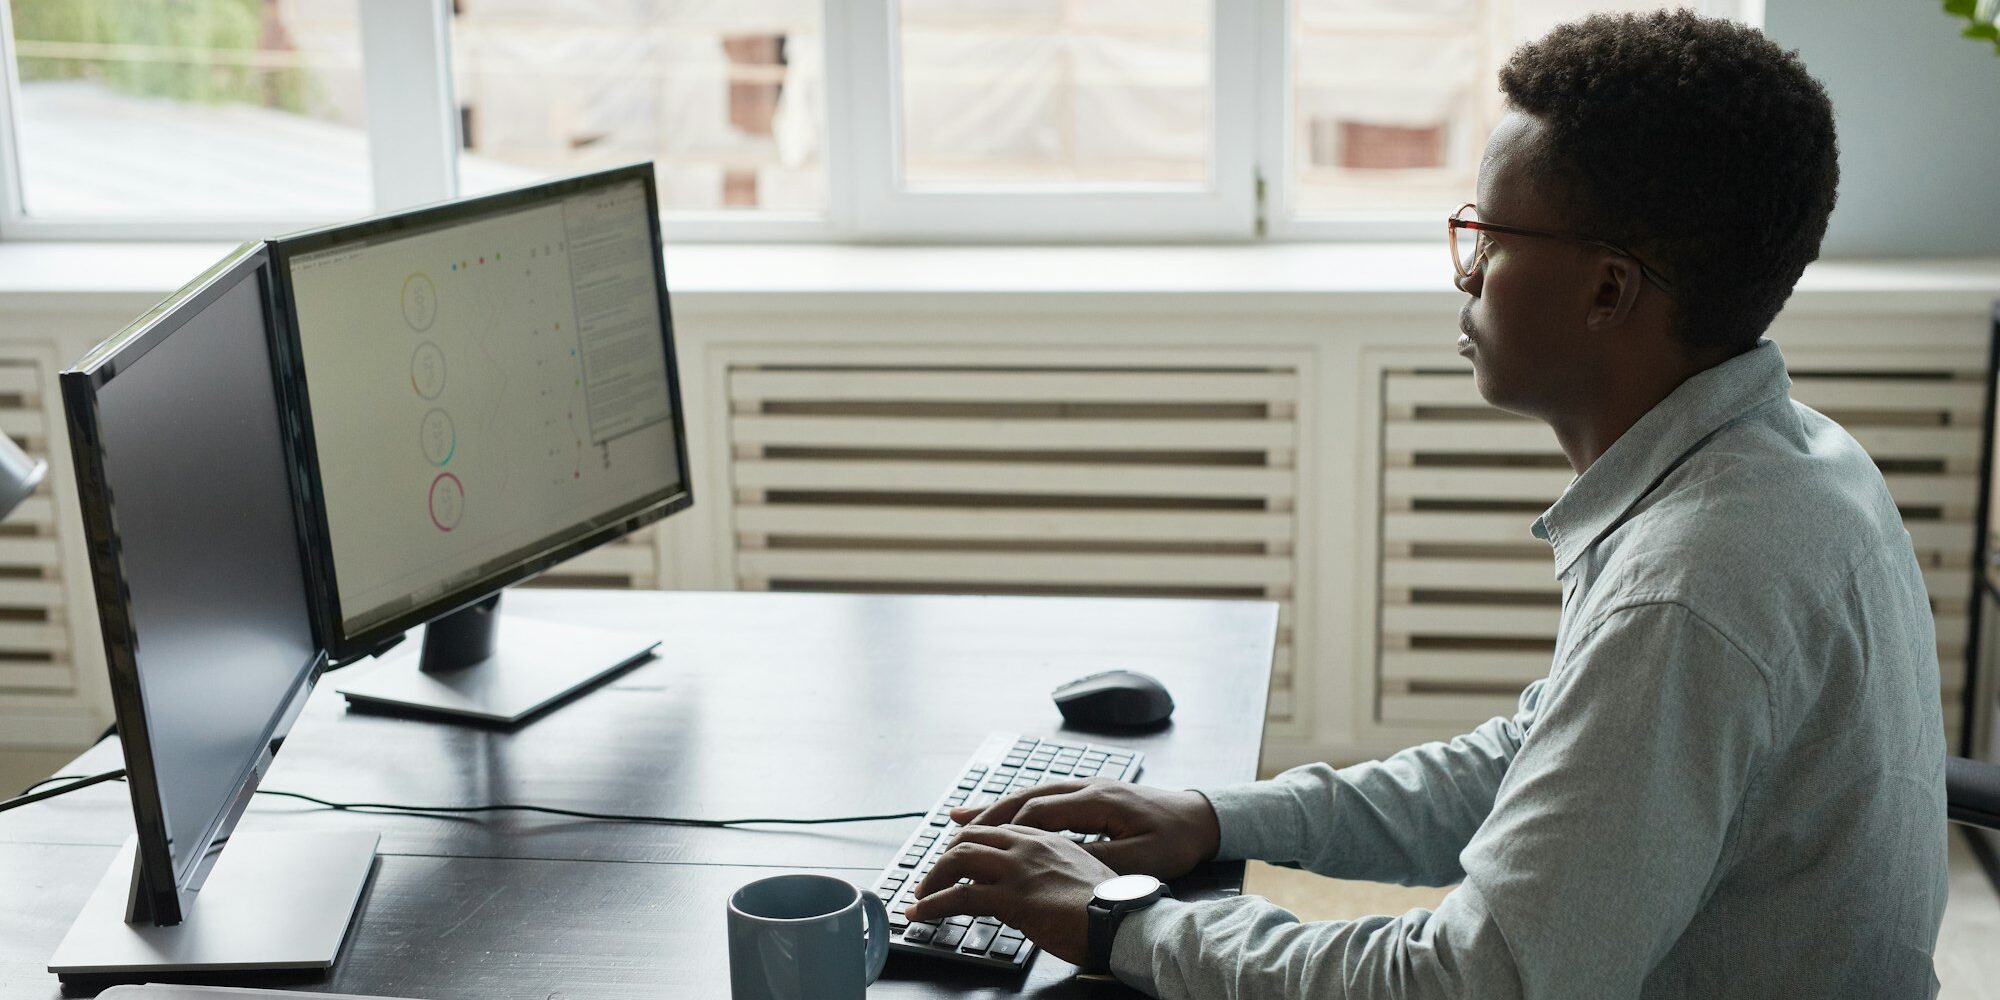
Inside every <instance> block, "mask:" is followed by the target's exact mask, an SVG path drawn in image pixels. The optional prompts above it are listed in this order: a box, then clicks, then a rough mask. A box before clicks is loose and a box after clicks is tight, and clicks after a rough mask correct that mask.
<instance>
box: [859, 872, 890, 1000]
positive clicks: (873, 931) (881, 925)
mask: <svg viewBox="0 0 2000 1000" xmlns="http://www.w3.org/2000/svg"><path fill="white" fill-rule="evenodd" d="M861 909H862V911H863V913H865V914H866V915H867V919H868V952H867V955H866V956H865V958H864V961H866V962H867V964H868V984H869V985H871V986H872V985H874V983H875V980H876V979H877V978H878V977H880V976H881V975H882V966H884V965H887V964H888V962H889V908H888V907H886V906H883V905H882V900H881V899H880V898H878V897H877V896H876V895H875V894H874V893H872V892H869V891H867V890H865V889H864V890H862V892H861Z"/></svg>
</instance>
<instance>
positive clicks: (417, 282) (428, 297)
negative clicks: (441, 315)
mask: <svg viewBox="0 0 2000 1000" xmlns="http://www.w3.org/2000/svg"><path fill="white" fill-rule="evenodd" d="M403 322H405V323H408V324H410V329H412V330H415V331H417V332H419V333H421V332H423V331H425V330H428V329H430V328H431V324H432V323H435V322H437V286H436V285H434V284H432V283H431V276H430V275H428V274H425V273H424V272H422V271H417V272H414V273H412V274H411V275H410V276H409V277H407V278H404V279H403Z"/></svg>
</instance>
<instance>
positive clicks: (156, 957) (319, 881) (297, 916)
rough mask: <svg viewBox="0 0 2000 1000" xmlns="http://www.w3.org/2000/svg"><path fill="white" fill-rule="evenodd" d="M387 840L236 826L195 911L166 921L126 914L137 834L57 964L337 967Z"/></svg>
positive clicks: (83, 971) (167, 968)
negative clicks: (137, 920)
mask: <svg viewBox="0 0 2000 1000" xmlns="http://www.w3.org/2000/svg"><path fill="white" fill-rule="evenodd" d="M379 840H381V836H380V835H379V834H376V833H374V832H372V831H362V832H355V831H333V832H314V833H242V832H238V833H235V834H233V835H232V836H231V837H230V838H229V846H228V848H227V849H226V850H224V851H223V852H222V855H221V856H220V857H218V858H217V859H216V861H215V868H214V870H213V871H210V872H209V873H208V881H207V882H206V883H205V884H204V885H203V886H202V889H201V892H200V893H199V894H198V895H196V897H195V903H194V905H193V906H191V907H189V908H188V911H187V919H185V920H183V921H181V922H180V923H179V924H176V925H174V926H172V927H158V926H155V925H153V924H128V923H126V922H125V904H126V900H127V898H128V896H129V895H130V893H131V890H132V865H133V862H134V860H135V858H136V855H137V853H138V843H139V841H138V838H136V837H128V838H126V840H125V846H124V847H123V848H122V849H120V850H119V852H118V857H117V858H116V859H115V860H113V861H112V862H111V867H110V868H109V869H108V870H106V871H105V873H104V878H103V880H102V881H100V882H98V883H97V889H96V891H94V892H92V893H91V894H90V901H89V902H87V903H85V904H84V906H83V912H82V913H80V914H78V915H77V918H76V923H74V924H71V925H70V928H69V933H68V934H67V935H65V936H64V937H63V940H62V944H61V945H59V946H57V947H56V953H55V954H54V955H52V956H50V957H49V971H50V972H53V973H55V974H56V975H57V976H59V977H61V978H63V979H65V980H68V979H72V978H99V977H117V976H128V975H161V974H167V973H173V974H177V975H185V974H189V973H195V974H203V973H223V972H248V971H277V970H287V971H289V970H325V969H330V968H332V967H333V961H334V958H335V957H336V956H338V955H339V954H340V945H341V942H342V941H344V940H346V938H347V928H348V925H349V924H351V923H352V922H353V920H354V915H355V913H356V912H357V911H358V910H359V909H360V908H361V894H362V891H363V890H364V889H366V888H367V886H368V878H369V875H370V874H371V873H372V872H373V871H374V868H375V845H376V843H377V842H378V841H379Z"/></svg>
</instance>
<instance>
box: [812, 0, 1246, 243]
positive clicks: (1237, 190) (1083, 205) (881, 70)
mask: <svg viewBox="0 0 2000 1000" xmlns="http://www.w3.org/2000/svg"><path fill="white" fill-rule="evenodd" d="M830 6H840V7H844V8H846V10H845V24H844V31H843V34H844V39H843V41H844V44H843V45H842V46H841V47H840V50H839V51H840V52H841V55H842V56H843V57H845V58H846V59H847V60H849V62H848V64H847V65H846V66H844V67H842V68H843V69H844V70H845V73H844V74H842V75H843V77H844V80H843V82H842V83H841V84H837V85H836V86H837V87H838V88H839V89H838V91H836V90H835V88H831V87H830V88H829V91H828V92H829V94H833V93H836V92H838V93H840V94H841V96H842V100H841V102H840V103H843V104H844V105H845V106H846V109H847V110H848V112H849V114H850V115H851V117H850V118H849V120H848V122H847V124H848V127H849V133H848V134H849V139H850V142H849V144H848V149H849V160H848V163H847V167H848V170H849V184H850V185H851V187H850V188H849V190H848V194H849V196H850V199H851V200H850V202H849V204H850V205H851V206H852V207H851V209H850V215H849V217H848V219H847V220H846V221H847V222H848V223H849V224H850V226H851V230H852V232H853V234H854V235H855V236H857V237H859V238H861V239H872V240H935V239H950V240H953V241H956V242H1006V241H1021V240H1051V241H1058V242H1075V241H1113V242H1115V241H1119V240H1133V239H1154V240H1206V241H1237V240H1249V239H1253V238H1254V237H1255V236H1256V207H1257V206H1256V174H1257V163H1256V140H1255V137H1256V135H1257V124H1256V122H1255V121H1254V119H1255V118H1256V117H1257V113H1258V112H1259V111H1260V110H1261V109H1258V108H1257V107H1256V103H1257V102H1256V93H1257V68H1256V62H1257V54H1258V53H1257V36H1258V27H1257V13H1258V11H1257V5H1256V4H1253V3H1244V2H1242V0H1212V8H1211V9H1212V11H1213V14H1212V20H1211V22H1210V25H1211V43H1210V53H1211V56H1212V63H1211V67H1212V71H1213V72H1212V75H1211V78H1210V84H1209V87H1210V90H1209V93H1210V100H1211V101H1212V102H1213V104H1212V107H1213V109H1214V111H1213V114H1212V115H1211V119H1210V120H1211V132H1210V136H1209V153H1208V157H1209V177H1208V181H1207V183H1206V184H1205V185H1203V187H1202V189H1200V190H1194V191H1190V190H1145V189H1144V187H1143V186H1140V185H1132V186H1131V188H1130V189H1129V190H1119V187H1120V185H1116V184H1107V185H1102V186H1093V187H1090V188H1085V189H1080V190H1072V191H1063V190H1060V189H1059V188H1058V189H1041V190H1038V189H1037V187H1038V186H1036V185H1026V184H1024V185H1000V184H996V185H992V186H990V187H987V186H982V185H971V184H968V185H965V186H964V187H963V188H938V189H933V190H910V189H908V188H907V187H905V186H904V185H903V183H902V179H901V174H902V163H903V150H902V142H901V133H902V100H901V93H902V92H901V90H900V87H899V72H900V62H901V61H900V59H899V58H898V38H897V34H898V33H897V31H896V25H897V23H898V21H897V14H898V11H899V8H900V6H901V5H900V2H899V0H847V2H844V3H842V2H839V0H830ZM829 13H831V12H829ZM834 52H835V48H834V46H833V45H832V42H831V37H829V45H828V55H829V57H830V58H829V65H828V76H829V78H833V71H834V64H833V61H832V59H831V57H832V56H833V54H834Z"/></svg>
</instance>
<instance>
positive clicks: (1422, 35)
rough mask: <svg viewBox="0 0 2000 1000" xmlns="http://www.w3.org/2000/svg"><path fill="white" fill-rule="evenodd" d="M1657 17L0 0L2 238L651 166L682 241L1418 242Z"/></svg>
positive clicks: (1533, 12) (1496, 11)
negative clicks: (1546, 89)
mask: <svg viewBox="0 0 2000 1000" xmlns="http://www.w3.org/2000/svg"><path fill="white" fill-rule="evenodd" d="M1670 2H1673V0H620V2H617V3H606V2H603V0H5V2H4V4H0V19H4V20H6V21H7V22H8V24H7V25H6V27H7V28H8V30H7V31H6V32H5V33H4V34H0V47H4V56H5V58H6V59H9V60H11V61H12V69H13V74H12V76H11V77H10V78H6V79H5V92H4V93H0V182H4V183H0V237H6V238H23V237H26V238H45V237H78V236H81V237H114V238H134V237H139V238H147V237H153V238H246V237H251V236H259V235H268V234H270V233H272V232H278V231H283V230H285V229H289V228H295V227H298V226H303V225H308V224H313V223H319V222H325V221H331V220H335V219H341V218H351V217H355V216H359V215H363V214H367V213H369V212H370V211H376V210H384V209H391V208H396V207H400V206H403V205H407V204H412V203H415V202H420V201H427V200H434V199H437V198H443V197H449V196H451V195H453V194H456V193H477V192H481V191H489V190H494V189H497V188H501V187H507V186H512V185H516V184H522V183H528V182H532V181H534V180H537V179H540V178H543V177H548V176H552V175H557V174H562V173H569V172H574V171H580V170H588V169H592V168H596V167H603V166H609V165H612V164H617V163H625V162H630V161H632V160H638V159H650V160H653V161H654V162H655V163H656V164H657V171H658V179H659V186H660V194H661V203H662V207H663V210H664V211H665V212H666V214H667V224H666V225H667V228H666V232H667V236H668V238H669V239H670V240H677V241H691V240H701V239H860V240H871V239H880V240H896V239H934V240H951V241H978V240H1044V239H1064V240H1106V239H1108V240H1123V239H1148V240H1176V239H1179V240H1209V241H1213V240H1252V239H1257V238H1259V237H1270V238H1278V239H1396V240H1416V239H1435V237H1436V229H1437V222H1438V219H1439V218H1440V217H1441V216H1442V215H1443V214H1445V213H1447V212H1448V211H1449V210H1450V209H1451V208H1453V207H1456V206H1457V205H1458V204H1459V203H1460V202H1462V201H1463V200H1465V199H1466V198H1467V197H1469V192H1470V191H1471V190H1472V188H1473V186H1474V180H1475V176H1476V171H1477V167H1478V161H1479V156H1480V153H1481V150H1482V148H1483V146H1484V143H1485V139H1486V136H1487V135H1488V133H1489V132H1490V131H1491V129H1492V127H1493V125H1494V123H1495V122H1496V121H1497V119H1498V118H1499V116H1500V114H1501V112H1502V104H1501V98H1500V95H1499V91H1498V87H1497V83H1496V80H1495V77H1496V75H1497V73H1498V70H1499V67H1500V66H1501V64H1502V63H1503V62H1504V61H1505V59H1506V57H1507V55H1508V54H1509V52H1511V50H1512V49H1513V48H1514V47H1515V46H1516V45H1517V44H1519V43H1520V42H1521V41H1524V40H1526V39H1530V38H1534V37H1537V36H1539V35H1540V34H1542V33H1543V32H1545V31H1546V30H1547V29H1548V28H1550V27H1551V26H1553V25H1555V24H1557V23H1560V22H1563V21H1567V20H1571V19H1574V18H1576V17H1578V16H1581V15H1583V14H1585V13H1588V12H1591V11H1598V10H1643V9H1650V8H1655V7H1660V6H1665V5H1667V4H1668V3H1670ZM1703 7H1704V9H1706V10H1707V11H1708V12H1709V13H1711V14H1720V15H1742V14H1746V13H1748V14H1751V15H1752V16H1755V12H1757V11H1760V10H1761V5H1760V3H1759V0H1704V3H1703ZM371 110H372V112H373V113H372V114H371V113H370V112H371Z"/></svg>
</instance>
